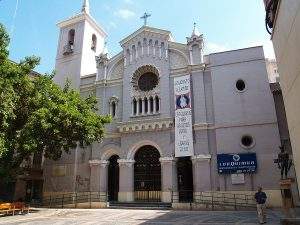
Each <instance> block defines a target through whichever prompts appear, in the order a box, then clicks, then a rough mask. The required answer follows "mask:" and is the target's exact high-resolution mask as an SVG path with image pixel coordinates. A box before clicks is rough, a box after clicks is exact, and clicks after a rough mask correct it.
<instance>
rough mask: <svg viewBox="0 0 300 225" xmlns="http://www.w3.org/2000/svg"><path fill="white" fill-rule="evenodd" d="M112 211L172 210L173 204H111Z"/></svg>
mask: <svg viewBox="0 0 300 225" xmlns="http://www.w3.org/2000/svg"><path fill="white" fill-rule="evenodd" d="M108 207H109V208H112V209H172V204H171V203H165V202H110V203H109V206H108Z"/></svg>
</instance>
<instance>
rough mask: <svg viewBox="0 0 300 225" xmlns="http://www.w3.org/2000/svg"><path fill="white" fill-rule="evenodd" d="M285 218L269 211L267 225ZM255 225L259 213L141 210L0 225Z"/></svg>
mask: <svg viewBox="0 0 300 225" xmlns="http://www.w3.org/2000/svg"><path fill="white" fill-rule="evenodd" d="M281 216H282V214H281V212H279V211H273V210H268V211H267V222H268V223H267V224H270V225H279V224H280V222H279V220H280V218H281ZM2 224H3V225H4V224H5V225H13V224H22V225H30V224H34V225H48V224H49V225H50V224H51V225H71V224H87V225H90V224H97V225H135V224H142V225H174V224H181V225H183V224H186V225H196V224H197V225H254V224H258V222H257V217H256V212H255V211H222V212H217V211H171V210H137V209H37V211H36V212H33V213H30V214H27V215H16V216H5V217H0V225H2Z"/></svg>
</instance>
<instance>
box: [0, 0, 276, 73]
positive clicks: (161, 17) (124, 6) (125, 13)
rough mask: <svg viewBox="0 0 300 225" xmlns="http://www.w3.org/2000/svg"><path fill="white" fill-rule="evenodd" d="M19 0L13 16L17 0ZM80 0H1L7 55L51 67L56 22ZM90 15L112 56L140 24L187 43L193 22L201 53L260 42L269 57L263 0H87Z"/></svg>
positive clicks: (71, 12) (43, 69) (271, 54)
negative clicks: (146, 21) (103, 33)
mask: <svg viewBox="0 0 300 225" xmlns="http://www.w3.org/2000/svg"><path fill="white" fill-rule="evenodd" d="M17 1H19V5H18V10H17V14H16V16H15V17H14V13H15V7H16V2H17ZM82 1H83V0H0V22H1V23H3V24H4V25H5V26H6V28H7V30H8V31H9V32H12V36H11V45H10V58H11V59H12V60H15V61H19V60H20V59H22V58H23V57H25V56H28V55H37V56H40V57H41V65H40V66H39V67H38V68H37V71H39V72H41V73H44V72H51V71H52V70H53V69H54V65H55V56H56V47H57V40H58V32H59V30H58V28H57V27H56V23H57V22H58V21H61V20H64V19H66V18H68V17H70V16H72V15H74V14H76V13H78V12H79V11H80V9H81V5H82ZM90 5H91V14H92V16H93V17H94V18H95V19H96V21H98V23H99V24H100V25H101V26H102V27H103V28H104V29H105V30H106V31H107V33H108V35H109V36H108V39H107V42H108V48H109V51H110V54H111V55H114V54H116V53H118V52H119V51H120V50H121V48H120V45H119V41H120V40H121V39H123V38H124V37H126V36H127V35H129V34H131V33H132V32H134V31H135V30H137V29H138V28H140V27H141V26H142V25H143V21H142V20H140V17H141V16H142V14H143V13H144V12H145V11H147V12H149V13H151V14H152V16H151V17H150V19H149V26H153V27H157V28H162V29H167V30H170V31H171V32H172V34H173V36H174V38H175V40H176V41H177V42H183V43H185V42H186V37H187V36H189V35H190V34H191V31H192V28H193V23H194V22H196V23H197V25H198V28H199V30H200V32H201V33H203V34H204V37H205V52H206V53H211V52H218V51H225V50H231V49H237V48H244V47H250V46H256V45H264V49H265V54H266V56H267V57H271V58H274V52H273V49H272V48H273V47H272V43H271V41H270V36H269V35H268V34H267V32H266V31H265V27H264V5H263V1H262V0H251V1H249V0H216V1H212V0H185V1H184V0H90Z"/></svg>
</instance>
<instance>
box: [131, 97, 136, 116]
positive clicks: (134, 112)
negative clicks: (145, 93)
mask: <svg viewBox="0 0 300 225" xmlns="http://www.w3.org/2000/svg"><path fill="white" fill-rule="evenodd" d="M132 107H133V115H136V114H137V102H136V100H135V99H133V102H132Z"/></svg>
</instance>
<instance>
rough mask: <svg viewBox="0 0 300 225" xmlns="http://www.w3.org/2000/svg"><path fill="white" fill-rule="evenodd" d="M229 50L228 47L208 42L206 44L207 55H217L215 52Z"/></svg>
mask: <svg viewBox="0 0 300 225" xmlns="http://www.w3.org/2000/svg"><path fill="white" fill-rule="evenodd" d="M227 50H229V48H228V46H226V45H220V44H217V43H213V42H207V43H206V44H204V52H205V54H210V53H215V52H224V51H227Z"/></svg>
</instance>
